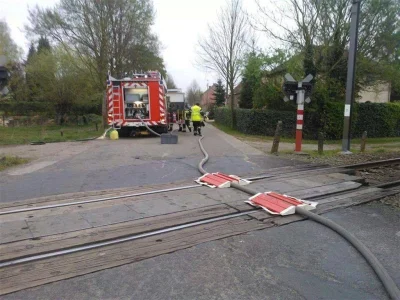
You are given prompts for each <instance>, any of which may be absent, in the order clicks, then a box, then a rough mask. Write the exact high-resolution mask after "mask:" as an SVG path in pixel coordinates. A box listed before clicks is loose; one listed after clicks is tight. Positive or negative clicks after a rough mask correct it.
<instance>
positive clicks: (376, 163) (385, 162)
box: [0, 141, 400, 216]
mask: <svg viewBox="0 0 400 300" xmlns="http://www.w3.org/2000/svg"><path fill="white" fill-rule="evenodd" d="M199 145H200V147H202V144H201V141H199ZM203 149H204V148H203ZM203 149H202V151H203ZM203 153H204V152H203ZM207 158H208V157H207ZM206 162H207V160H205V159H203V160H202V161H201V162H200V164H199V165H200V166H201V167H202V166H203V164H205V163H206ZM392 163H400V158H393V159H388V160H379V161H372V162H366V163H360V164H353V165H343V166H335V167H327V168H319V169H317V170H327V169H328V170H329V169H335V168H346V169H360V168H364V167H365V168H367V167H379V166H384V165H390V164H392ZM203 171H204V172H206V171H205V170H204V169H203ZM307 171H312V170H298V171H294V172H293V173H301V172H307ZM202 173H203V172H202ZM275 176H276V175H268V174H267V175H260V176H255V177H250V178H245V179H246V180H261V179H266V178H271V177H275ZM198 187H201V185H188V186H183V187H177V188H170V189H161V190H154V191H149V192H143V193H135V194H129V195H121V196H114V197H105V198H99V199H92V200H84V201H77V202H67V203H61V204H51V205H43V206H36V207H28V208H21V209H14V210H9V211H0V216H2V215H8V214H13V213H22V212H28V211H36V210H43V209H51V208H58V207H66V206H72V205H81V204H88V203H96V202H103V201H109V200H117V199H123V198H129V197H137V196H146V195H153V194H158V193H166V192H173V191H179V190H185V189H192V188H198ZM382 187H383V186H382Z"/></svg>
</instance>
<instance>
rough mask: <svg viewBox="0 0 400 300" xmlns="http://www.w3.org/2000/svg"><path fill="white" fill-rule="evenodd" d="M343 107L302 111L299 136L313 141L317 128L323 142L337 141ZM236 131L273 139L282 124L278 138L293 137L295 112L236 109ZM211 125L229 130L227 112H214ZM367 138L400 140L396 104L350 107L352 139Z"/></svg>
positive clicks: (329, 105) (399, 109) (328, 105)
mask: <svg viewBox="0 0 400 300" xmlns="http://www.w3.org/2000/svg"><path fill="white" fill-rule="evenodd" d="M343 112H344V104H342V103H334V102H328V103H326V104H325V113H324V114H323V115H319V114H318V113H317V111H315V110H314V111H313V110H306V111H305V115H304V128H303V135H304V137H305V138H307V139H316V138H317V136H318V131H320V130H321V125H319V124H324V125H323V128H322V131H323V132H324V133H325V137H326V138H327V139H335V140H337V139H341V138H342V132H343V118H344V117H343ZM235 117H236V128H235V129H236V130H238V131H240V132H242V133H245V134H255V135H267V136H272V135H274V132H275V128H276V124H277V122H278V121H282V126H283V128H282V136H285V137H294V135H295V130H296V127H295V126H296V112H295V111H274V110H256V109H236V110H235ZM215 122H217V123H218V124H223V125H226V126H229V127H232V114H231V110H230V109H228V108H217V109H215ZM365 130H366V131H367V132H368V136H369V137H392V136H393V137H395V136H400V104H398V103H357V104H356V105H354V107H353V114H352V137H353V138H355V137H360V136H361V135H362V133H363V132H364V131H365Z"/></svg>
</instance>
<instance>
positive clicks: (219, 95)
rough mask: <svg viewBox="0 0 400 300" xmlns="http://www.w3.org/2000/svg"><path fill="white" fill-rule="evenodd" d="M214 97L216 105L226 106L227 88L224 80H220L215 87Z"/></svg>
mask: <svg viewBox="0 0 400 300" xmlns="http://www.w3.org/2000/svg"><path fill="white" fill-rule="evenodd" d="M213 96H214V98H215V105H217V106H224V105H225V100H226V97H225V87H224V85H223V84H222V80H221V79H218V81H217V84H216V85H215V89H214V93H213Z"/></svg>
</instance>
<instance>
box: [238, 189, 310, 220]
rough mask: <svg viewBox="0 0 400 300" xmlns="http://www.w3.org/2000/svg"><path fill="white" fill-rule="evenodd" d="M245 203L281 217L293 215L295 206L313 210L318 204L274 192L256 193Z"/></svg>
mask: <svg viewBox="0 0 400 300" xmlns="http://www.w3.org/2000/svg"><path fill="white" fill-rule="evenodd" d="M245 202H246V203H248V204H250V205H252V206H256V207H260V208H262V209H263V210H265V211H267V212H268V213H270V214H273V215H281V216H286V215H292V214H294V213H295V212H296V206H298V207H301V208H303V209H307V210H313V209H315V207H316V206H317V204H318V203H317V202H311V201H306V200H301V199H297V198H295V197H291V196H287V195H282V194H278V193H275V192H266V193H258V194H256V195H254V196H253V197H250V198H249V200H247V201H245Z"/></svg>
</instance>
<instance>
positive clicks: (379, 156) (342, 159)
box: [279, 149, 400, 166]
mask: <svg viewBox="0 0 400 300" xmlns="http://www.w3.org/2000/svg"><path fill="white" fill-rule="evenodd" d="M279 156H282V157H288V158H291V159H297V160H302V161H307V162H309V163H317V164H318V163H320V164H328V165H331V166H342V165H351V164H358V163H363V162H367V161H376V160H385V159H390V158H397V157H400V149H399V151H393V152H383V153H355V154H348V155H340V154H337V155H331V156H324V155H322V156H309V155H299V154H279Z"/></svg>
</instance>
